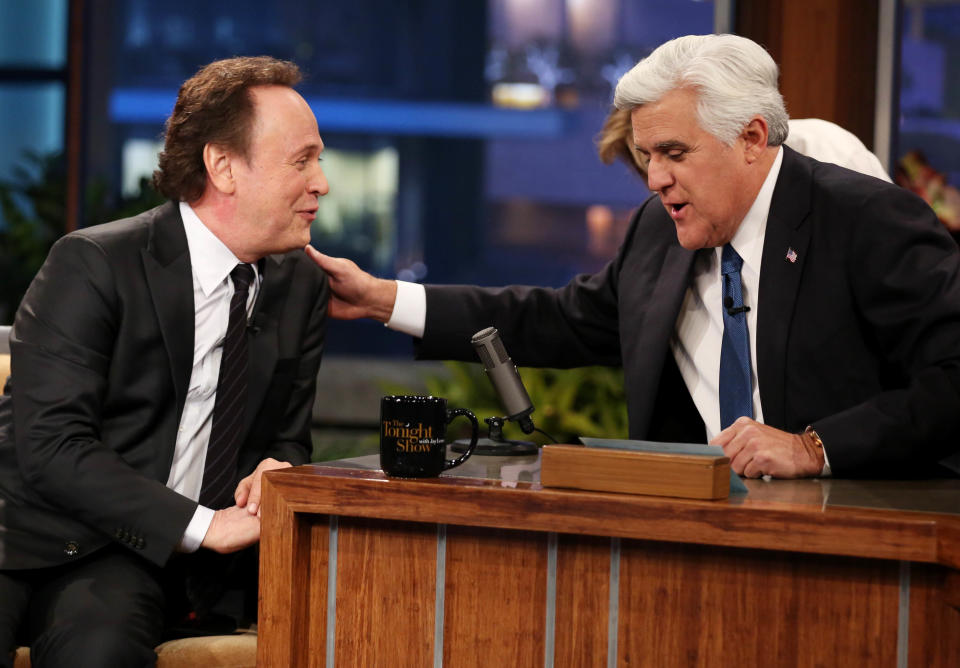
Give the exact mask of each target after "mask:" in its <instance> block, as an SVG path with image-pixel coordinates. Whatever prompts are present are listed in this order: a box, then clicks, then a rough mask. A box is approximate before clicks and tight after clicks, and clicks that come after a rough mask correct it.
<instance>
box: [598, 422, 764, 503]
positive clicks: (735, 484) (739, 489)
mask: <svg viewBox="0 0 960 668" xmlns="http://www.w3.org/2000/svg"><path fill="white" fill-rule="evenodd" d="M580 441H581V442H582V443H583V444H584V445H585V446H587V447H588V448H615V449H617V450H637V451H640V452H665V453H671V454H675V455H707V456H709V457H723V456H724V454H723V448H721V447H720V446H719V445H702V444H698V443H660V442H657V441H629V440H626V439H619V438H590V437H588V436H581V437H580ZM730 493H731V494H746V493H747V486H746V485H744V484H743V481H742V480H741V479H740V476H738V475H737V474H736V473H734V472H733V470H731V471H730Z"/></svg>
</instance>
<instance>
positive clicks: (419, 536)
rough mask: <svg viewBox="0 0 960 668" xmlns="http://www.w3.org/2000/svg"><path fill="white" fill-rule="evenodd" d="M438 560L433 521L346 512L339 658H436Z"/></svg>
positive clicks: (406, 662) (387, 661)
mask: <svg viewBox="0 0 960 668" xmlns="http://www.w3.org/2000/svg"><path fill="white" fill-rule="evenodd" d="M436 563H437V528H436V526H435V525H433V524H416V523H409V522H394V521H382V520H368V519H355V518H342V519H341V520H340V523H339V538H338V549H337V631H336V665H338V666H397V667H398V668H399V667H401V666H411V667H413V666H429V665H432V663H433V629H434V625H433V620H434V604H435V600H436Z"/></svg>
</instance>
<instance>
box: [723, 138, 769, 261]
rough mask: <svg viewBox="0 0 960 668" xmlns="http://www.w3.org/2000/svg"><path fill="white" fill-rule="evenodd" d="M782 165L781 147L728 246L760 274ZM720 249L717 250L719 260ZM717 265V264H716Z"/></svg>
mask: <svg viewBox="0 0 960 668" xmlns="http://www.w3.org/2000/svg"><path fill="white" fill-rule="evenodd" d="M782 164H783V147H782V146H778V147H777V157H776V158H774V160H773V164H772V165H771V166H770V171H769V172H767V178H766V179H764V181H763V185H762V186H761V187H760V192H758V193H757V198H756V199H755V200H753V204H752V205H751V206H750V210H749V211H747V215H746V216H744V217H743V221H741V223H740V227H738V228H737V232H736V234H734V235H733V239H731V240H730V245H732V246H733V249H734V250H735V251H737V254H738V255H739V256H740V257H742V258H743V263H744V264H745V265H747V267H749V268H750V269H752V270H753V271H754V272H755V273H756V274H758V275H759V274H760V262H761V260H762V259H763V239H764V236H765V235H766V233H767V218H768V217H769V215H770V202H771V201H772V200H773V189H774V188H775V187H776V185H777V177H778V176H779V175H780V166H781V165H782ZM722 250H723V249H722V248H718V249H717V258H718V260H719V257H720V252H721V251H722ZM718 265H719V262H718Z"/></svg>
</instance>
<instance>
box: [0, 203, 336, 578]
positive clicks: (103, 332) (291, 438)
mask: <svg viewBox="0 0 960 668" xmlns="http://www.w3.org/2000/svg"><path fill="white" fill-rule="evenodd" d="M191 261H193V262H196V261H198V259H197V258H191V257H190V254H189V251H188V248H187V240H186V235H185V233H184V230H183V222H182V221H181V219H180V213H179V210H178V207H177V205H176V204H175V203H167V204H164V205H162V206H160V207H157V208H156V209H152V210H150V211H147V212H145V213H143V214H141V215H139V216H136V217H134V218H129V219H126V220H120V221H116V222H113V223H107V224H105V225H99V226H96V227H91V228H88V229H84V230H81V231H79V232H74V233H72V234H69V235H67V236H65V237H63V238H62V239H60V240H59V241H58V242H57V243H56V244H55V245H54V247H53V249H52V250H51V251H50V255H49V256H48V258H47V260H46V262H45V263H44V265H43V267H42V268H41V270H40V272H39V273H38V274H37V276H36V278H35V279H34V281H33V283H32V284H31V286H30V289H29V291H28V292H27V294H26V296H25V297H24V299H23V303H22V304H21V306H20V309H19V310H18V311H17V316H16V320H15V323H14V327H13V332H12V336H11V351H12V377H11V381H12V382H11V385H12V387H13V390H12V393H11V394H12V396H4V397H3V398H2V399H0V568H35V567H41V566H48V565H53V564H58V563H62V562H65V561H69V560H72V559H77V558H80V557H83V556H85V555H87V554H89V553H90V552H92V551H94V550H96V549H98V548H100V547H101V546H103V545H105V544H106V543H108V542H109V541H112V540H116V541H119V542H121V543H122V544H124V545H126V546H127V547H129V548H131V549H133V550H136V551H137V552H139V553H140V554H142V555H143V556H144V557H145V558H147V559H149V560H150V561H152V562H154V563H156V564H163V563H164V562H165V561H166V560H167V558H168V557H169V556H170V554H171V552H172V551H173V550H174V548H175V547H176V545H177V543H178V542H179V541H180V539H181V537H182V536H183V532H184V530H185V529H186V526H187V524H188V523H189V521H190V519H191V517H192V516H193V513H194V511H195V509H196V507H197V503H196V502H195V501H191V500H190V499H188V498H186V497H184V496H182V495H180V494H178V493H176V492H174V491H172V490H171V489H168V488H167V487H166V486H165V483H166V480H167V477H168V476H169V472H170V464H171V461H172V458H173V452H174V446H175V442H176V434H177V429H178V426H179V422H180V415H181V413H182V411H183V407H184V401H185V398H186V394H187V390H188V384H189V380H190V374H191V369H192V365H193V344H194V306H193V280H192V274H191ZM199 261H202V259H200V260H199ZM261 266H262V268H263V283H262V285H261V290H260V294H259V297H258V299H257V303H256V305H255V311H254V316H253V318H252V325H254V327H252V328H251V329H250V330H248V336H249V353H250V372H249V373H250V378H249V380H250V383H249V388H250V389H249V393H248V401H247V407H246V421H245V425H244V434H245V436H244V442H243V446H242V450H241V453H240V458H239V465H238V471H237V480H238V481H239V479H240V477H242V476H244V475H247V474H249V473H250V472H251V471H252V470H253V469H254V468H255V467H256V465H257V463H258V462H260V461H261V460H262V459H264V458H266V457H275V458H276V459H278V460H282V461H289V462H291V463H293V464H302V463H305V462H307V461H308V460H309V456H310V452H311V439H310V421H311V414H312V408H313V399H314V391H315V385H316V376H317V369H318V367H319V365H320V357H321V353H322V350H323V339H324V335H325V320H326V307H327V298H328V285H327V280H326V276H325V275H324V274H323V272H321V271H320V270H319V269H318V268H317V267H316V265H315V264H314V263H313V262H311V261H310V260H309V259H308V258H307V257H306V256H305V255H304V254H303V253H302V252H301V251H295V252H291V253H287V254H285V255H276V256H270V257H267V258H265V260H264V261H262V262H261ZM255 330H256V331H255ZM14 435H15V438H14Z"/></svg>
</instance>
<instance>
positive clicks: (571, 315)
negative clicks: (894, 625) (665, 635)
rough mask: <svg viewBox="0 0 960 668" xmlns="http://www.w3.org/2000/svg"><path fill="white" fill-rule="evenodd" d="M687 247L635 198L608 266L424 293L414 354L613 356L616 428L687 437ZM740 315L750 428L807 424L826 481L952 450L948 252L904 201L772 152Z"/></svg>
mask: <svg viewBox="0 0 960 668" xmlns="http://www.w3.org/2000/svg"><path fill="white" fill-rule="evenodd" d="M791 248H792V249H793V250H794V251H795V252H796V255H797V259H796V261H795V262H790V261H789V259H788V258H787V252H788V250H789V249H791ZM693 257H694V253H693V252H690V251H687V250H684V249H683V248H682V247H681V246H680V245H679V243H678V242H677V238H676V231H675V227H674V224H673V222H672V220H671V219H670V218H669V216H668V215H667V214H666V212H665V210H664V208H663V206H662V205H661V204H660V202H659V200H658V198H657V197H651V198H650V199H649V200H647V202H646V203H645V204H644V205H643V206H642V207H641V208H640V210H639V211H638V212H637V214H636V215H635V217H634V219H633V222H632V224H631V227H630V229H629V231H628V233H627V236H626V238H625V240H624V242H623V245H622V247H621V248H620V250H619V253H618V255H617V257H616V259H614V260H613V261H612V262H611V263H610V264H609V265H608V266H607V267H606V268H605V269H603V270H602V271H601V272H599V273H597V274H594V275H582V276H578V277H576V278H575V279H574V280H573V281H572V282H571V283H570V284H568V285H567V286H565V287H563V288H560V289H557V290H554V289H550V288H531V287H511V288H503V289H481V288H463V287H453V286H447V287H441V286H436V287H428V289H427V324H426V330H425V334H424V339H423V340H422V341H420V342H419V343H418V354H419V355H420V356H421V357H425V358H435V359H463V360H469V361H476V357H475V354H474V352H473V350H472V348H471V346H470V343H469V340H470V336H471V335H472V334H473V333H474V332H476V331H478V330H480V329H482V328H483V327H488V326H490V325H493V326H496V327H497V328H498V329H499V330H500V331H501V335H502V338H503V341H504V343H505V345H506V347H507V349H508V351H509V352H510V354H511V356H512V357H513V359H514V361H515V362H516V363H517V364H519V365H528V366H551V367H572V366H580V365H589V364H605V365H622V366H623V368H624V377H625V384H626V392H627V403H628V412H629V417H630V435H631V437H632V438H637V439H645V438H654V439H657V440H690V439H691V438H696V440H698V441H700V442H702V441H703V440H704V438H705V432H704V430H703V424H702V421H701V420H700V419H699V415H697V414H696V411H695V410H694V408H693V403H692V400H691V399H690V396H689V394H688V393H687V391H686V389H685V387H684V385H683V383H682V381H681V380H680V377H679V372H678V371H677V369H676V365H675V363H674V362H673V359H672V354H671V352H670V349H669V345H668V344H669V339H670V337H671V335H672V334H673V332H674V329H675V324H676V320H677V316H678V314H679V309H680V305H681V301H682V299H683V296H684V294H685V291H686V289H687V286H688V284H689V277H690V270H691V267H692V263H693ZM756 308H758V309H759V310H758V313H757V375H758V382H759V387H760V398H761V402H762V405H763V416H764V421H765V422H766V423H767V424H770V425H772V426H774V427H777V428H780V429H784V430H787V431H792V432H796V431H800V430H802V429H804V427H806V426H807V425H808V424H813V425H814V426H815V428H816V429H817V431H818V432H819V434H820V436H821V437H822V439H823V442H824V443H825V444H826V447H827V452H828V456H829V458H830V463H831V467H832V469H833V472H834V474H835V475H838V476H868V475H911V474H922V473H920V472H922V471H926V470H927V468H928V466H929V465H931V464H932V463H933V462H936V461H938V460H939V459H941V458H942V457H944V456H946V455H947V454H949V453H952V452H955V451H956V450H957V443H958V438H957V435H958V434H960V256H958V252H957V247H956V244H955V243H954V241H953V240H952V239H951V238H950V236H949V235H948V234H947V233H946V232H945V231H944V229H943V227H942V225H940V223H939V222H938V221H937V219H936V217H935V215H934V214H933V212H932V211H931V210H930V208H929V207H928V206H927V205H926V204H925V203H924V202H923V201H922V200H921V199H919V198H918V197H916V196H915V195H913V194H911V193H909V192H907V191H905V190H903V189H901V188H898V187H896V186H892V185H890V184H887V183H885V182H882V181H880V180H878V179H874V178H871V177H867V176H863V175H861V174H858V173H855V172H852V171H849V170H846V169H842V168H840V167H837V166H835V165H830V164H825V163H820V162H817V161H815V160H812V159H810V158H807V157H805V156H802V155H800V154H798V153H796V152H794V151H792V150H791V149H789V148H787V147H784V159H783V164H782V167H781V171H780V174H779V178H778V180H777V185H776V188H775V190H774V194H773V200H772V203H771V207H770V215H769V218H768V222H767V229H766V237H765V239H764V248H763V259H762V264H761V270H760V287H759V295H758V303H757V305H756ZM534 417H536V415H535V414H534Z"/></svg>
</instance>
